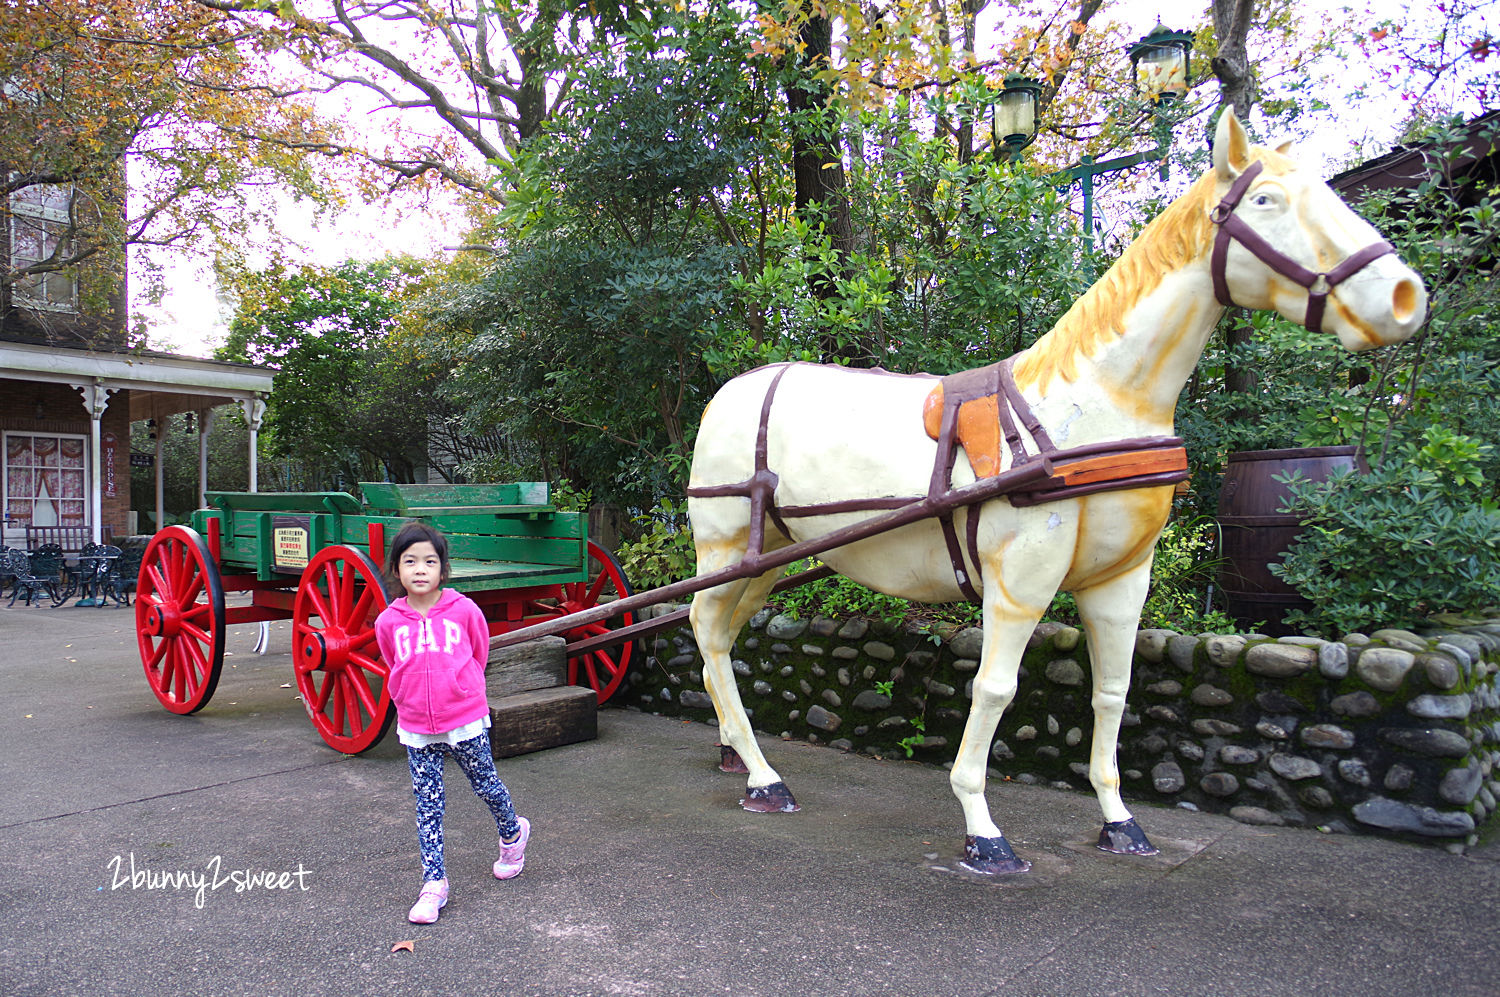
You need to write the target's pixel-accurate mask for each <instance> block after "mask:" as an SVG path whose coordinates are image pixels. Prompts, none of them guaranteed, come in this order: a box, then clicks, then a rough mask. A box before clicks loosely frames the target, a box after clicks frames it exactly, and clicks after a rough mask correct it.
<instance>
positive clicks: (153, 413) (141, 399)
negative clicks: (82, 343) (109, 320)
mask: <svg viewBox="0 0 1500 997" xmlns="http://www.w3.org/2000/svg"><path fill="white" fill-rule="evenodd" d="M274 377H275V374H274V372H273V371H269V370H266V369H264V368H261V367H256V366H252V365H251V364H242V363H232V362H230V361H226V360H202V359H198V358H196V357H182V356H176V355H174V354H170V353H155V352H150V351H139V352H110V351H107V350H87V349H79V348H77V347H67V346H55V345H45V346H44V345H41V344H37V343H26V342H7V341H0V378H9V379H13V380H19V381H41V382H49V383H53V384H94V385H98V386H99V387H102V388H109V389H115V390H118V389H121V388H128V389H129V390H130V418H131V421H132V422H134V421H138V420H141V419H159V418H163V417H165V416H168V415H172V414H174V413H177V412H188V411H196V410H198V409H204V408H214V407H217V406H220V405H231V404H234V403H237V402H242V401H249V400H251V399H256V398H259V399H262V400H263V399H265V398H266V397H267V396H268V395H270V393H271V382H272V380H273V379H274Z"/></svg>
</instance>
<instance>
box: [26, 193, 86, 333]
mask: <svg viewBox="0 0 1500 997" xmlns="http://www.w3.org/2000/svg"><path fill="white" fill-rule="evenodd" d="M26 189H27V190H42V191H44V192H45V193H44V198H43V200H44V203H43V204H41V205H36V204H30V203H27V202H26V201H24V200H22V199H21V198H20V196H19V195H20V194H21V191H14V192H12V193H11V195H10V264H11V266H12V267H13V268H14V269H16V270H20V269H23V268H24V267H26V266H29V265H30V264H31V263H40V262H41V260H30V259H29V258H27V257H21V256H19V255H18V254H17V252H16V247H17V245H18V244H19V241H18V239H17V232H18V229H19V228H20V227H22V226H29V227H31V228H33V229H39V230H41V231H42V232H43V233H44V234H46V233H49V227H51V226H56V227H59V228H61V230H62V232H61V234H57V233H56V231H55V229H51V230H50V231H51V234H56V235H57V238H58V239H59V240H62V239H65V238H66V237H67V236H66V234H67V232H68V230H69V229H70V228H71V227H72V222H73V220H72V217H71V214H70V209H71V206H72V203H73V197H74V194H73V192H72V189H71V187H68V186H65V185H62V184H36V185H35V186H34V187H30V188H26ZM55 191H61V192H63V193H64V194H65V195H66V197H65V198H64V199H63V200H64V204H65V207H62V208H57V207H54V206H52V205H50V204H48V203H45V202H46V201H48V200H52V199H51V198H49V197H47V196H46V195H48V194H52V193H53V192H55ZM43 248H44V249H45V239H44V246H43ZM44 258H45V257H44ZM33 276H34V277H35V278H36V281H37V283H36V287H37V288H39V289H40V292H41V293H40V294H37V293H36V292H35V291H33V290H32V289H31V288H28V287H25V286H23V284H22V283H21V282H20V281H19V280H18V281H17V282H16V283H14V284H12V285H11V303H12V304H14V305H16V306H17V307H21V308H34V309H38V310H44V311H53V312H75V313H76V312H77V311H78V274H77V272H76V271H74V270H71V269H69V270H60V271H49V272H45V273H39V274H35V275H33ZM59 278H63V279H66V280H67V282H68V298H67V300H66V301H58V300H54V299H51V298H49V297H48V295H49V291H50V288H51V287H52V284H53V282H54V281H56V280H58V279H59Z"/></svg>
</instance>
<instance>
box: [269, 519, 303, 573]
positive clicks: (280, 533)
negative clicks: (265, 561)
mask: <svg viewBox="0 0 1500 997" xmlns="http://www.w3.org/2000/svg"><path fill="white" fill-rule="evenodd" d="M308 518H309V517H307V516H277V517H275V518H274V519H273V520H272V522H271V567H272V568H274V569H275V570H277V571H289V572H294V573H301V571H302V569H303V568H305V567H307V560H308V558H309V557H311V556H312V545H311V543H310V542H309V541H308V525H307V524H308Z"/></svg>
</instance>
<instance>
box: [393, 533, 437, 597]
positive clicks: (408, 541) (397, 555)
mask: <svg viewBox="0 0 1500 997" xmlns="http://www.w3.org/2000/svg"><path fill="white" fill-rule="evenodd" d="M423 541H426V542H427V543H430V544H432V549H433V550H435V551H437V556H438V565H439V567H440V571H441V574H440V576H439V578H438V584H439V585H441V584H442V583H443V582H446V581H447V580H448V568H449V564H448V538H447V537H445V536H443V535H442V534H441V533H439V532H438V531H437V529H436V528H435V527H433V526H430V525H428V524H427V523H407V524H406V525H405V526H403V527H401V531H400V532H399V533H397V534H396V539H394V540H392V541H391V546H390V548H389V549H388V550H387V551H386V554H385V572H384V574H385V582H386V587H387V588H388V589H389V590H390V591H391V592H395V593H397V594H399V595H403V596H404V595H406V586H405V585H402V584H401V572H400V570H399V566H400V564H401V555H402V554H405V553H406V550H407V548H408V547H410V546H412V545H413V544H419V543H422V542H423Z"/></svg>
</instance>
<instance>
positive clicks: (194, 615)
mask: <svg viewBox="0 0 1500 997" xmlns="http://www.w3.org/2000/svg"><path fill="white" fill-rule="evenodd" d="M213 612H214V607H213V603H211V602H195V603H193V608H192V609H184V610H183V611H182V619H183V620H184V621H187V620H196V619H198V617H200V616H204V615H207V616H208V617H209V619H210V620H212V619H213Z"/></svg>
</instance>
